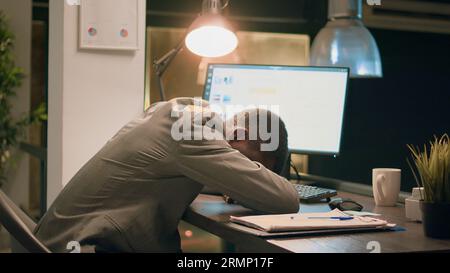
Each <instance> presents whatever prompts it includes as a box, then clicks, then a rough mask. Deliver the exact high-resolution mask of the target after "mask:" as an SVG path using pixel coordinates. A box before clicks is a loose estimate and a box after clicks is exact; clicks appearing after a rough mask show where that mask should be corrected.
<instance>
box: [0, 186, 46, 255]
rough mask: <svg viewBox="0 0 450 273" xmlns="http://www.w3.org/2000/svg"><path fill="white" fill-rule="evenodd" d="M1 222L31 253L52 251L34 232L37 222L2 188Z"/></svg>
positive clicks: (0, 191) (0, 200)
mask: <svg viewBox="0 0 450 273" xmlns="http://www.w3.org/2000/svg"><path fill="white" fill-rule="evenodd" d="M0 223H1V224H2V225H3V226H4V227H5V228H6V230H7V231H8V232H9V233H10V234H11V236H12V237H13V238H14V239H15V240H16V241H17V242H18V243H20V244H21V246H23V248H25V250H27V251H29V252H31V253H50V250H49V249H48V248H47V247H46V246H45V245H44V244H42V242H40V241H39V240H38V239H37V238H36V236H34V234H33V230H34V228H35V227H36V223H35V222H34V221H33V220H32V219H31V218H30V217H28V216H27V215H26V214H25V213H24V212H23V211H22V210H21V209H20V208H19V207H17V206H16V204H14V202H13V201H11V199H9V198H8V196H6V194H5V193H4V192H3V191H2V190H0Z"/></svg>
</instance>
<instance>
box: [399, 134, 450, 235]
mask: <svg viewBox="0 0 450 273" xmlns="http://www.w3.org/2000/svg"><path fill="white" fill-rule="evenodd" d="M408 148H409V150H410V151H411V153H412V157H413V160H414V165H415V169H416V170H417V173H416V172H415V171H414V168H413V166H412V165H411V164H410V162H409V160H408V164H409V165H410V167H411V170H412V172H413V175H414V178H415V179H416V182H417V184H418V186H419V187H423V194H422V193H421V194H422V196H421V199H422V201H421V209H422V215H423V217H422V218H423V227H424V232H425V235H426V236H429V237H433V238H450V146H449V136H448V135H447V134H445V135H443V136H442V137H441V138H437V137H435V139H434V141H431V142H430V148H429V149H427V146H426V145H424V148H423V151H420V149H419V148H418V147H416V148H415V147H413V146H411V145H408Z"/></svg>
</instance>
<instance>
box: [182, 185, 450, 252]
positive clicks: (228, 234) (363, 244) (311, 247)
mask: <svg viewBox="0 0 450 273" xmlns="http://www.w3.org/2000/svg"><path fill="white" fill-rule="evenodd" d="M339 197H343V198H351V199H353V200H355V201H357V202H358V203H360V204H362V205H363V206H364V210H365V211H372V212H375V213H380V214H382V215H383V217H382V218H384V219H386V220H388V221H389V222H391V223H396V224H398V225H399V226H401V227H404V228H406V231H399V232H370V233H357V234H345V235H342V234H340V235H320V236H313V237H288V238H272V239H267V238H261V237H257V236H254V235H251V234H247V233H244V232H241V231H238V230H236V229H233V228H231V227H230V225H229V216H230V215H235V216H245V215H252V214H254V212H253V211H252V210H249V209H246V208H244V207H242V206H240V205H230V204H226V203H224V202H223V199H222V197H220V196H213V195H199V197H198V198H197V199H195V201H194V202H193V203H192V205H191V206H190V208H189V209H188V210H187V211H186V213H185V215H184V218H183V220H185V221H186V222H188V223H190V224H192V225H195V226H197V227H199V228H201V229H203V230H206V231H208V232H210V233H212V234H215V235H217V236H219V237H220V238H222V239H224V240H225V241H227V242H230V243H233V244H235V245H236V248H237V250H238V251H242V252H265V253H267V252H298V253H304V252H326V253H330V252H331V253H332V252H352V253H354V252H363V253H367V252H370V250H368V249H367V243H368V242H371V241H377V242H379V243H380V246H381V252H423V251H438V252H441V251H445V252H450V240H437V239H431V238H428V237H425V236H424V234H423V230H422V224H420V223H416V222H411V221H408V220H407V219H406V218H405V209H404V206H403V205H398V206H397V207H376V206H375V205H374V202H373V199H372V198H371V197H367V196H362V195H357V194H351V193H345V192H340V194H339ZM327 210H329V208H328V204H326V203H325V204H324V203H322V204H301V205H300V211H301V212H318V211H327Z"/></svg>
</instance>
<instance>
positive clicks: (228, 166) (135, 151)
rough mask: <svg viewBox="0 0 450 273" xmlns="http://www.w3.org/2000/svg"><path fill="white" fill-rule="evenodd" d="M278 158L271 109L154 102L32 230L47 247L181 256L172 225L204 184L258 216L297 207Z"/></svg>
mask: <svg viewBox="0 0 450 273" xmlns="http://www.w3.org/2000/svg"><path fill="white" fill-rule="evenodd" d="M255 122H256V126H255ZM263 127H267V128H265V129H270V130H261V128H263ZM274 132H276V134H274ZM286 158H287V132H286V129H285V126H284V124H283V122H282V121H281V120H280V119H279V118H278V117H277V116H276V115H275V114H273V113H271V112H270V111H267V110H262V109H259V110H257V109H254V110H249V111H244V112H243V114H238V115H236V116H235V117H234V118H232V119H229V121H227V122H225V123H224V122H222V119H221V118H220V115H218V114H215V112H214V111H211V107H209V106H208V103H207V102H205V101H202V100H198V99H194V98H178V99H174V100H171V101H169V102H160V103H158V104H156V105H153V106H152V107H150V108H149V110H147V111H146V112H145V113H144V114H143V115H142V116H141V117H139V118H137V119H135V120H133V121H131V122H130V123H128V124H127V125H125V126H124V127H123V128H122V129H121V130H120V131H119V132H118V133H117V134H116V135H115V136H114V137H113V138H112V139H111V140H109V141H108V142H107V143H106V145H105V146H104V147H103V148H102V149H101V150H100V151H99V152H98V153H97V154H96V155H95V156H94V157H93V158H92V159H90V160H89V161H88V162H87V163H86V164H85V165H84V166H83V167H82V168H81V169H80V170H79V171H78V173H77V174H76V175H75V176H74V177H73V178H72V179H71V181H70V182H69V183H68V184H67V186H66V187H65V188H64V189H63V191H62V192H61V193H60V195H59V196H58V197H57V199H56V200H55V202H54V203H53V204H52V206H51V207H50V209H49V210H48V212H47V213H46V214H45V216H44V217H43V218H42V219H41V221H40V222H39V224H38V226H37V227H36V229H35V231H34V233H35V234H36V236H37V237H38V238H39V239H40V240H42V242H43V243H44V244H45V245H47V246H48V247H49V248H50V249H51V250H52V251H55V252H67V251H68V250H67V249H66V247H67V245H68V243H69V242H72V241H75V242H78V243H79V244H80V245H81V250H82V252H179V251H181V249H180V237H179V234H178V223H179V221H180V220H181V217H182V215H183V213H184V211H185V210H186V208H188V206H189V205H190V203H191V202H192V201H193V200H194V199H195V198H196V197H197V195H198V194H199V193H200V192H201V191H202V189H204V188H209V189H214V190H215V191H218V192H220V193H223V194H225V195H227V196H229V197H230V198H232V199H233V200H236V201H238V202H239V203H240V204H242V205H243V206H246V207H248V208H251V209H254V210H257V211H260V212H264V213H295V212H297V211H298V209H299V201H298V195H297V191H296V190H295V188H294V187H293V186H292V185H291V184H290V183H289V182H288V181H287V180H286V179H284V178H283V177H281V176H279V175H278V174H277V173H280V172H281V170H282V168H283V165H284V163H285V159H286Z"/></svg>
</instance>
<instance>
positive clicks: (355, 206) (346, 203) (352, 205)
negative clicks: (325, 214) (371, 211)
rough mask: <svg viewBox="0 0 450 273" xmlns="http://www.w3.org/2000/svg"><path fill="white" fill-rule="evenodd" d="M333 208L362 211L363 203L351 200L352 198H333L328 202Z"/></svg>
mask: <svg viewBox="0 0 450 273" xmlns="http://www.w3.org/2000/svg"><path fill="white" fill-rule="evenodd" d="M328 205H329V206H330V208H331V209H339V210H341V211H346V210H353V211H362V209H363V205H361V204H359V203H357V202H355V201H353V200H351V199H343V198H336V199H333V200H331V202H330V203H328Z"/></svg>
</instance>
